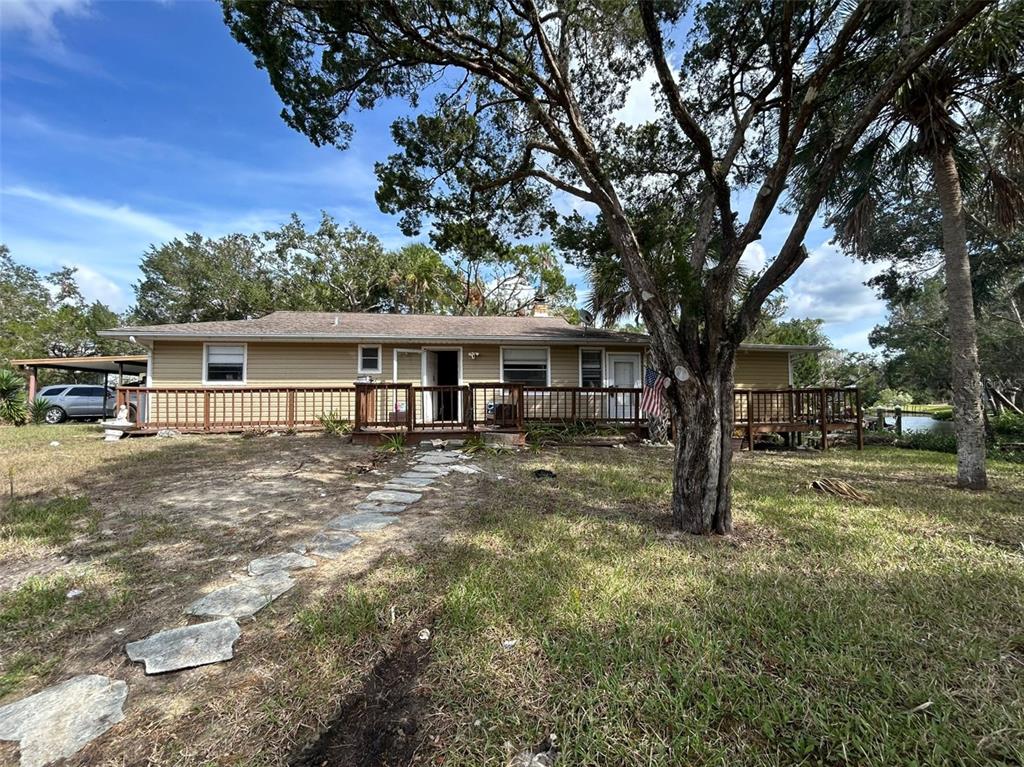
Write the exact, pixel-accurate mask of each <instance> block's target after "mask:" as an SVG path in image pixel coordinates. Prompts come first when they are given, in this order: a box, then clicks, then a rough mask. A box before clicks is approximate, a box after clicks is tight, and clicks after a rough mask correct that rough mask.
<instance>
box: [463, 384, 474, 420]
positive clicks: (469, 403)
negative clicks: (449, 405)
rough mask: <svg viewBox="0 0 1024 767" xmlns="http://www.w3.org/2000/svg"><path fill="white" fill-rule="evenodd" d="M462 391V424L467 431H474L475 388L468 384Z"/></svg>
mask: <svg viewBox="0 0 1024 767" xmlns="http://www.w3.org/2000/svg"><path fill="white" fill-rule="evenodd" d="M460 390H461V391H462V424H463V426H465V427H466V431H473V390H472V389H471V388H470V386H469V385H468V384H467V385H466V386H464V387H460Z"/></svg>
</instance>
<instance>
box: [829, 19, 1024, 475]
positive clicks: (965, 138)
mask: <svg viewBox="0 0 1024 767" xmlns="http://www.w3.org/2000/svg"><path fill="white" fill-rule="evenodd" d="M904 13H905V14H907V15H906V16H905V18H904V21H905V22H906V23H904V24H903V28H904V30H905V33H904V34H905V35H909V34H910V32H909V30H912V29H915V28H921V27H922V26H923V25H927V24H928V23H929V19H921V18H912V17H911V16H910V14H911V13H912V10H911V9H910V4H909V3H908V4H906V5H905V6H904ZM1022 46H1024V3H1022V2H1021V1H1020V0H1013V1H1012V2H1007V3H1000V4H996V5H995V6H993V8H991V9H990V10H989V12H988V13H986V14H982V15H979V16H978V18H977V19H976V20H975V22H974V23H973V24H972V25H971V26H970V27H969V28H968V30H967V31H966V32H965V34H964V35H963V36H962V37H961V38H960V39H958V40H957V41H956V42H955V44H954V45H952V46H951V47H950V48H949V49H947V50H945V51H943V52H942V53H941V54H938V55H936V56H935V57H934V58H933V60H931V61H930V62H928V63H927V65H925V66H924V67H922V68H921V69H920V70H919V71H918V72H917V73H916V75H915V76H914V77H913V78H912V79H911V80H910V81H909V82H908V83H907V84H906V85H905V86H904V88H902V89H901V91H900V92H899V93H898V94H897V97H896V98H895V99H894V102H893V104H892V108H891V109H890V110H889V111H888V112H887V113H886V115H885V118H884V119H882V120H880V121H879V123H878V125H877V126H876V131H875V133H874V135H872V136H871V137H870V138H869V139H868V140H866V141H865V142H864V143H863V145H862V146H861V148H860V150H859V151H858V152H857V153H855V154H854V155H852V156H851V159H850V163H849V168H848V172H847V174H846V175H845V177H844V178H843V181H842V183H841V185H840V186H839V187H837V189H838V191H837V193H836V194H835V195H834V198H833V212H834V214H835V215H834V216H833V221H834V222H838V223H839V225H840V238H841V239H843V240H845V242H846V244H848V245H850V246H851V247H852V248H853V249H855V250H857V251H859V252H860V254H861V255H863V256H866V257H868V258H870V257H871V254H870V250H871V225H872V222H873V218H874V216H875V212H876V211H877V210H878V209H879V207H880V204H881V202H882V201H883V200H884V199H885V198H886V197H888V198H889V199H890V200H891V199H893V197H894V196H895V197H903V198H909V197H913V196H914V195H913V191H912V190H913V189H914V187H915V186H916V185H918V184H920V183H922V181H925V182H926V181H927V180H930V181H931V184H932V186H933V188H934V192H935V195H936V198H937V201H938V206H939V211H940V214H941V216H940V220H941V230H942V237H941V247H942V254H943V271H944V274H945V281H946V301H947V305H948V314H949V319H948V322H949V339H950V351H951V358H952V359H951V380H952V389H953V392H952V394H953V408H954V422H955V423H954V426H955V431H956V437H957V484H958V485H960V486H961V487H966V488H973V489H983V488H985V487H987V484H988V478H987V473H986V469H985V428H984V411H983V405H982V388H981V373H980V369H979V365H978V339H977V328H976V320H975V307H974V297H973V292H972V284H971V283H972V281H971V262H970V248H969V245H968V218H969V217H972V216H973V217H985V218H987V219H990V220H991V221H992V222H993V223H994V225H995V226H996V227H998V228H1001V229H1003V230H1008V229H1010V228H1012V227H1014V226H1015V225H1016V224H1017V223H1018V222H1019V221H1020V220H1022V219H1024V193H1022V187H1021V184H1020V180H1021V178H1022V174H1024V152H1022V151H1021V148H1022V147H1024V132H1022V128H1021V126H1022V125H1024V120H1022V114H1024V108H1022V104H1024V98H1022V94H1024V80H1022V76H1021V72H1022V66H1021V64H1022V53H1021V51H1022V50H1024V47H1022ZM965 198H966V199H968V200H970V201H972V202H975V203H978V206H977V209H976V210H971V209H970V208H969V207H968V205H967V204H966V203H965ZM982 201H984V202H985V203H987V204H986V205H984V206H983V207H982V206H981V203H982Z"/></svg>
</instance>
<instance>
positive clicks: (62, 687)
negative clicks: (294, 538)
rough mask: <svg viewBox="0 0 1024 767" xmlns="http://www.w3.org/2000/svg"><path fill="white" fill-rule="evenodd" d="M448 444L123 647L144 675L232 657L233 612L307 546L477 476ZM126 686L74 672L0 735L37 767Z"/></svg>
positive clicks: (14, 712) (113, 705)
mask: <svg viewBox="0 0 1024 767" xmlns="http://www.w3.org/2000/svg"><path fill="white" fill-rule="evenodd" d="M467 459H468V456H467V455H465V454H464V453H461V452H458V451H455V450H429V449H428V450H426V451H422V452H419V453H417V454H415V455H414V457H413V465H412V466H410V467H409V469H408V470H407V471H406V472H404V473H403V474H401V475H399V476H397V477H393V478H390V479H385V480H384V484H383V489H378V490H373V491H371V492H370V493H368V494H367V495H366V497H365V498H364V499H363V500H362V501H360V502H359V503H357V504H356V505H355V508H354V510H353V511H351V512H346V513H344V514H340V515H338V516H337V517H334V518H333V519H331V520H330V521H328V522H327V524H326V526H325V527H324V529H322V530H320V531H319V532H318V533H316V534H315V535H314V536H313V537H312V538H311V539H310V541H309V543H308V544H307V546H300V547H296V550H295V551H285V552H281V553H278V554H271V555H269V556H264V557H259V558H257V559H254V560H252V561H251V562H249V565H248V567H247V575H246V576H244V577H240V578H239V579H238V581H237V582H236V583H233V584H231V585H230V586H224V587H222V588H219V589H216V590H214V591H212V592H210V593H209V594H206V595H204V596H201V597H199V598H198V599H196V600H195V601H194V602H193V603H192V604H191V605H189V606H188V607H187V608H186V609H185V612H186V614H188V615H195V616H199V617H206V618H217V619H218V620H212V621H207V622H205V623H197V624H193V625H190V626H183V627H180V628H173V629H166V630H163V631H158V632H156V633H155V634H152V635H150V636H148V637H146V638H145V639H140V640H137V641H134V642H129V643H128V644H127V645H125V652H126V653H127V655H128V658H129V659H130V660H132V661H137V662H141V663H143V664H145V670H146V674H164V673H169V672H173V671H179V670H183V669H189V668H196V667H198V666H205V665H209V664H211V663H220V662H222V661H226V660H231V658H233V657H234V644H235V641H237V639H238V638H239V636H241V633H242V631H241V629H240V628H239V626H238V623H237V620H236V619H238V618H249V617H252V616H253V615H255V614H256V613H257V612H259V611H260V610H262V609H263V608H264V607H266V606H267V605H269V604H270V603H271V602H273V601H274V600H275V599H277V598H278V597H280V596H281V595H282V594H284V593H285V592H287V591H288V590H289V589H291V588H292V587H293V586H294V585H295V580H294V579H293V578H292V577H291V575H289V573H290V572H294V571H298V570H306V569H309V568H311V567H315V566H316V560H315V559H313V558H312V557H310V556H306V554H307V552H308V553H309V554H312V555H313V556H316V557H321V558H323V559H337V558H338V557H339V556H341V555H342V554H344V553H345V552H346V551H348V550H349V549H351V548H353V547H354V546H358V545H359V544H360V543H362V539H361V538H360V537H359V536H357V535H355V533H356V532H372V531H375V530H381V529H383V528H385V527H387V526H388V525H392V524H394V523H395V522H397V521H399V518H398V517H397V516H396V515H399V514H401V513H402V512H404V511H405V510H406V509H407V508H409V506H411V505H412V504H414V503H416V502H417V501H419V500H420V499H421V498H422V497H423V492H424V491H427V490H431V489H432V486H433V484H434V482H436V481H437V480H438V479H441V478H443V477H446V476H448V475H449V474H450V473H451V472H453V471H455V472H458V473H460V474H478V473H480V472H482V471H483V470H482V469H481V468H480V467H479V466H476V465H474V464H467V463H463V462H464V461H466V460H467ZM127 695H128V685H127V684H126V683H125V682H123V681H120V680H117V679H110V678H108V677H105V676H98V675H84V676H76V677H74V678H72V679H69V680H68V681H66V682H62V683H61V684H58V685H54V686H53V687H48V688H47V689H45V690H42V691H41V692H38V693H36V694H35V695H30V696H29V697H27V698H23V699H22V700H19V701H16V702H14V703H10V704H8V705H6V706H2V707H0V740H16V741H19V743H20V748H21V767H43V766H44V765H47V764H51V763H52V762H54V761H57V760H59V759H64V758H67V757H69V756H72V755H73V754H75V753H76V752H77V751H79V750H80V749H82V748H83V747H84V746H86V745H87V744H88V743H89V742H90V741H92V740H93V739H95V738H98V737H99V736H100V735H102V734H103V733H105V732H106V731H107V730H109V729H110V728H111V727H112V726H113V725H115V724H116V723H117V722H120V721H121V720H122V719H123V718H124V713H123V712H122V705H123V704H124V701H125V698H126V697H127Z"/></svg>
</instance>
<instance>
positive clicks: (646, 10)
mask: <svg viewBox="0 0 1024 767" xmlns="http://www.w3.org/2000/svg"><path fill="white" fill-rule="evenodd" d="M988 4H989V3H988V2H986V0H960V1H958V2H954V3H950V2H942V3H941V4H940V3H931V6H932V7H933V8H935V9H940V8H941V12H942V14H943V16H944V18H943V20H942V23H940V24H939V25H937V26H936V27H935V28H934V29H929V31H928V33H927V34H925V35H923V36H921V37H920V38H918V39H915V40H914V44H913V45H912V46H911V48H910V49H909V50H907V51H901V50H899V48H898V46H897V45H896V40H897V39H898V34H897V32H898V30H897V29H896V24H897V19H896V14H894V13H893V9H894V7H896V6H895V5H894V4H892V3H884V2H876V1H874V0H861V2H857V3H850V2H843V1H842V0H821V1H819V2H801V3H796V2H779V1H778V0H764V1H763V2H750V1H749V0H743V1H742V2H740V1H737V0H711V1H710V2H706V3H702V4H699V5H697V6H695V7H691V6H690V4H688V3H682V2H660V3H654V2H649V1H648V0H640V2H626V0H602V1H598V0H592V1H590V2H587V1H585V0H578V1H577V0H566V1H564V2H554V3H550V4H544V5H538V4H537V3H536V2H534V0H486V1H474V0H433V1H429V2H428V1H420V2H393V1H390V2H389V1H388V0H380V1H377V2H348V3H331V2H317V1H314V0H270V1H269V2H268V1H266V0H256V1H253V2H248V1H245V0H225V2H224V9H225V17H226V21H227V24H228V26H229V27H230V29H231V31H232V33H233V34H234V36H235V37H236V38H237V39H238V40H239V41H240V42H241V43H243V44H244V45H245V46H246V47H247V48H248V49H249V50H250V51H251V52H252V53H253V54H254V56H255V58H256V63H257V65H258V66H260V67H263V68H265V69H266V70H267V72H268V74H269V76H270V80H271V83H272V84H273V86H274V87H275V89H276V90H277V92H278V94H279V96H280V97H281V99H282V101H283V102H284V104H285V109H284V112H283V117H284V119H285V121H286V122H287V123H288V124H289V125H291V126H292V127H294V128H295V129H297V130H299V131H301V132H303V133H304V134H306V135H307V136H308V137H309V138H310V139H311V140H312V141H313V142H314V143H316V144H335V145H338V146H342V147H344V146H345V145H346V144H347V143H348V141H349V140H350V138H351V135H352V130H353V128H352V125H351V123H350V122H348V121H347V120H346V117H347V114H348V113H349V112H350V111H351V110H353V109H357V108H359V109H372V108H374V107H375V106H377V105H378V104H380V103H381V102H383V101H385V100H389V99H404V100H405V101H406V102H408V104H410V105H411V107H412V108H413V110H415V116H414V117H410V118H403V119H400V120H398V121H397V122H396V123H395V125H394V127H393V135H394V138H395V141H396V143H397V144H398V146H399V150H400V151H399V152H398V153H397V154H396V155H394V156H393V157H390V158H388V161H387V162H385V163H382V164H380V165H379V166H378V176H379V177H380V179H381V188H380V190H379V191H378V202H379V203H380V204H381V206H382V207H383V208H384V209H385V210H395V211H402V213H403V218H402V224H403V226H404V227H406V228H407V230H409V231H414V230H415V229H416V228H418V227H419V226H420V225H421V224H422V223H423V222H427V223H429V224H430V225H431V226H432V227H433V228H434V230H435V232H438V233H439V235H438V236H439V237H440V238H441V239H442V240H447V241H451V242H458V243H460V245H461V247H463V248H466V249H468V248H472V247H480V248H481V249H484V250H486V249H490V248H492V247H493V245H494V242H493V241H494V240H495V239H500V238H506V237H515V236H522V235H526V234H530V233H533V232H535V231H536V230H537V228H538V227H543V226H551V225H552V224H554V223H556V222H557V220H558V216H559V215H560V212H565V210H566V208H567V207H572V206H576V207H580V206H583V207H585V208H589V209H591V210H596V211H597V213H596V216H597V217H598V219H599V220H600V221H601V222H602V224H603V226H604V229H605V231H606V233H607V236H608V238H609V240H610V242H611V243H612V245H613V247H614V253H615V258H616V259H617V261H618V262H619V263H620V264H621V266H622V269H623V270H624V272H625V274H626V277H627V279H628V283H629V287H630V289H631V291H632V293H633V298H634V300H635V302H636V304H637V306H638V307H639V308H640V313H641V315H642V317H643V320H644V322H645V324H646V326H647V328H648V330H649V332H650V334H651V338H652V351H653V356H654V360H655V364H656V365H657V366H658V367H659V368H660V369H661V370H662V371H663V372H665V373H666V374H668V375H669V376H671V378H672V381H673V383H672V385H671V386H670V387H669V390H668V397H669V401H670V406H671V410H672V416H673V421H674V424H675V434H676V441H677V443H676V469H675V476H674V492H673V501H672V514H673V519H674V522H675V524H676V525H677V526H678V527H680V528H682V529H685V530H689V531H692V532H694V533H704V532H709V531H717V532H726V531H728V530H729V529H730V528H731V525H732V514H731V506H730V459H731V434H732V428H733V427H732V416H733V366H734V361H735V356H736V351H737V348H738V346H739V344H740V342H741V341H742V340H743V339H744V338H745V337H746V336H747V334H748V333H750V332H751V330H752V329H753V328H754V327H755V325H756V323H757V321H758V318H759V315H760V312H761V308H762V306H763V304H764V303H765V301H766V300H767V299H768V298H769V296H771V295H772V293H773V292H774V291H775V290H777V289H778V288H779V287H780V286H781V285H782V284H783V283H784V282H785V281H786V280H787V279H788V278H789V277H790V276H792V274H793V273H794V272H795V271H796V270H797V268H798V267H799V266H800V264H801V263H802V262H803V261H804V259H805V258H806V251H805V249H804V247H803V239H804V236H805V234H806V232H807V230H808V228H809V227H810V225H811V223H812V222H813V220H814V218H815V215H816V214H817V211H818V208H819V205H820V204H821V201H822V199H823V197H824V195H825V194H826V192H827V190H828V189H829V187H830V185H831V183H832V182H833V180H834V178H835V176H836V174H837V173H838V171H839V170H840V168H841V167H842V166H843V163H844V161H845V160H846V158H847V156H848V155H849V153H850V152H851V150H853V149H854V148H855V147H856V146H857V144H858V141H859V140H860V138H861V136H862V135H863V133H864V131H865V130H866V129H867V127H868V126H870V125H871V124H872V123H873V121H874V120H876V119H877V118H878V116H879V114H880V113H881V112H882V111H883V110H884V109H886V108H887V107H888V105H889V104H890V103H891V101H892V98H893V96H894V94H895V93H896V92H897V90H898V89H899V88H900V87H901V86H902V85H903V84H904V83H905V82H906V81H907V79H908V78H909V77H910V76H911V75H912V74H913V73H914V72H915V71H916V70H917V69H918V68H919V67H920V66H921V64H922V63H923V62H925V61H926V60H928V59H929V57H931V56H932V55H933V54H934V53H935V52H936V51H938V50H941V49H942V48H943V47H944V46H947V45H948V44H949V43H950V42H951V41H952V40H953V39H954V38H955V37H956V35H957V34H958V33H959V32H960V31H961V30H962V29H963V28H964V26H965V25H966V24H968V23H969V22H970V21H971V20H972V19H973V18H975V17H976V16H977V15H978V14H979V13H982V12H983V11H984V10H985V7H986V6H987V5H988ZM858 70H861V71H870V72H871V73H873V75H874V77H873V79H874V80H877V83H878V85H877V87H876V88H874V89H873V90H872V92H870V93H867V94H865V95H864V97H863V98H862V99H861V102H860V103H859V104H858V105H857V106H856V108H855V109H844V110H842V111H841V112H834V111H833V110H832V109H831V104H832V100H833V99H834V97H835V96H836V95H837V94H836V88H838V87H840V86H839V85H838V84H839V83H843V82H848V81H849V78H850V75H851V73H852V72H856V71H858ZM648 74H651V75H653V80H654V82H655V83H656V103H657V114H656V115H655V116H654V117H653V119H651V120H650V121H648V122H647V124H645V125H640V126H635V127H630V126H627V125H625V124H623V123H622V121H621V120H620V119H618V114H619V110H620V108H621V107H622V105H623V104H624V102H625V99H626V96H627V94H628V92H629V90H630V88H631V86H632V84H633V83H634V82H635V81H637V80H639V79H641V78H643V77H644V76H645V75H648ZM822 122H828V124H829V126H830V129H831V131H832V135H833V136H834V139H833V140H832V141H831V142H829V145H828V146H826V147H824V148H822V149H817V150H816V156H815V158H814V162H813V163H811V164H810V166H809V167H808V165H807V164H804V165H803V168H804V171H803V174H802V177H801V178H802V181H803V183H802V184H801V185H800V187H799V194H796V195H793V194H789V195H787V188H788V187H789V183H790V181H791V179H792V177H793V174H794V172H795V168H796V167H797V159H798V153H799V152H800V151H801V150H802V149H803V148H804V147H805V146H806V139H807V136H808V132H809V131H810V130H811V129H812V128H814V127H815V126H820V124H821V123H822ZM815 135H817V136H821V135H822V133H821V131H817V132H816V133H815ZM744 189H750V190H751V192H752V194H751V195H748V197H749V198H751V199H748V200H747V201H746V202H745V203H744V202H741V201H740V200H738V199H737V197H738V195H737V194H736V190H744ZM751 200H752V201H751ZM784 202H788V204H789V206H790V209H791V211H792V214H793V215H792V217H791V219H790V222H789V223H790V228H789V231H788V233H787V234H786V236H785V238H784V241H783V244H782V246H781V247H780V248H779V250H778V251H777V252H776V253H775V254H774V257H773V258H772V259H771V260H770V262H769V263H768V265H767V266H766V268H765V269H764V270H763V271H761V272H760V273H759V274H757V275H755V276H754V278H753V279H742V280H741V279H740V278H741V276H742V275H741V269H740V258H741V256H742V255H743V253H744V251H745V250H746V248H747V247H748V246H749V245H751V244H752V243H754V242H756V241H757V240H758V239H759V238H760V236H761V232H762V229H763V228H764V227H765V224H766V223H767V222H768V219H769V217H770V216H771V215H772V214H773V212H774V211H776V209H777V208H778V207H779V205H780V204H782V203H784ZM748 207H749V210H745V209H746V208H748ZM665 210H670V211H674V214H675V215H676V217H677V218H678V219H679V220H685V221H686V222H687V224H688V226H689V228H690V230H691V234H690V235H689V236H688V237H686V238H685V247H682V248H680V249H678V250H677V251H675V252H673V253H672V254H671V258H670V260H669V262H668V264H667V265H665V264H664V263H663V262H662V258H663V257H659V259H658V263H656V264H652V261H651V259H649V258H648V252H647V251H646V250H645V249H644V247H642V245H641V243H642V242H644V240H645V238H644V236H643V235H644V233H643V232H642V231H640V229H639V227H640V226H641V225H642V222H643V221H644V220H645V219H646V218H647V217H648V214H649V213H650V212H651V211H665ZM743 213H745V216H743V215H741V214H743Z"/></svg>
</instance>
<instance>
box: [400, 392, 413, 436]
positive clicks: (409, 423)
mask: <svg viewBox="0 0 1024 767" xmlns="http://www.w3.org/2000/svg"><path fill="white" fill-rule="evenodd" d="M415 397H416V395H415V394H414V393H413V390H412V384H406V385H405V429H406V431H408V432H411V431H412V430H413V427H414V426H415V425H416V419H415V418H413V404H412V401H413V399H415ZM396 407H397V405H396Z"/></svg>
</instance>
